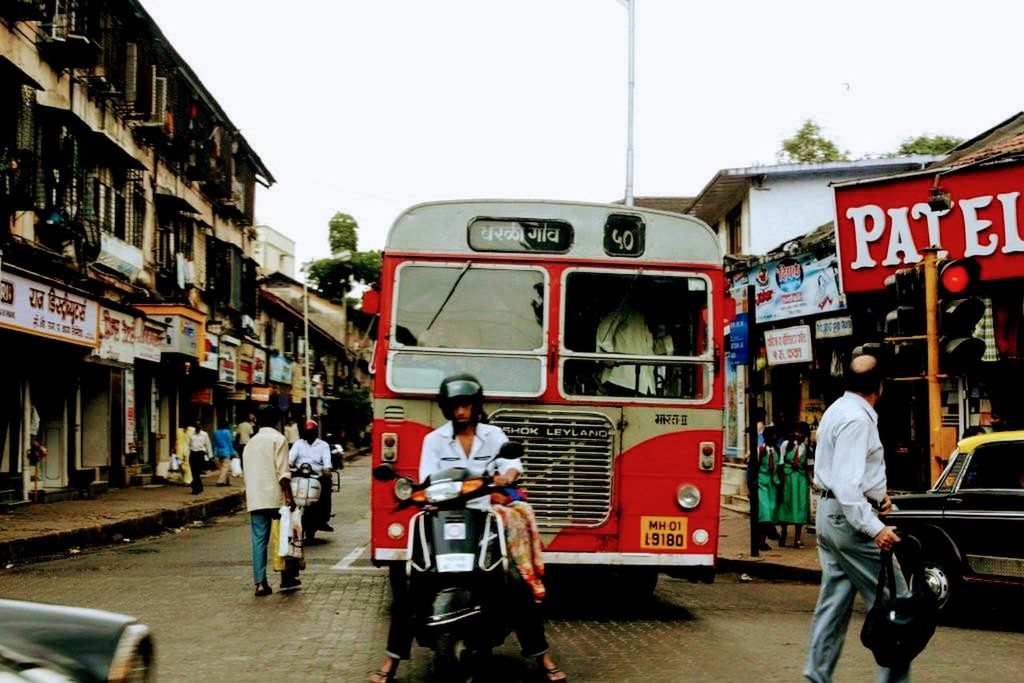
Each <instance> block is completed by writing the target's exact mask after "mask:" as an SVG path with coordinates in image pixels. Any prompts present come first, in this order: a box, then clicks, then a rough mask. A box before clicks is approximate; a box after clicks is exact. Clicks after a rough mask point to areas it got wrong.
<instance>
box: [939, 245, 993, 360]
mask: <svg viewBox="0 0 1024 683" xmlns="http://www.w3.org/2000/svg"><path fill="white" fill-rule="evenodd" d="M938 276H939V353H940V356H939V359H940V360H939V363H940V366H941V367H942V370H943V372H946V373H948V374H960V373H962V372H963V371H964V370H967V369H970V368H971V367H973V366H974V365H976V364H977V363H978V362H979V361H981V357H982V356H983V355H985V342H984V340H982V339H978V338H977V337H975V336H974V330H975V328H976V327H977V326H978V323H979V322H980V321H981V318H982V316H984V315H985V302H983V301H982V300H981V299H979V298H978V297H976V296H971V295H970V291H971V289H972V288H974V287H975V286H976V285H977V282H978V279H979V272H978V264H977V262H975V261H974V260H972V259H952V260H948V261H943V262H941V263H940V264H939V267H938Z"/></svg>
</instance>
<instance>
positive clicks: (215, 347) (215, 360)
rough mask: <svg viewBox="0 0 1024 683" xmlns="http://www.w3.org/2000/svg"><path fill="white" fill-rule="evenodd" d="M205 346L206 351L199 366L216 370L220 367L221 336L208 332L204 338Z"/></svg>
mask: <svg viewBox="0 0 1024 683" xmlns="http://www.w3.org/2000/svg"><path fill="white" fill-rule="evenodd" d="M203 348H204V349H205V352H204V354H203V359H202V360H201V361H199V367H201V368H206V369H207V370H213V371H215V372H216V371H217V370H218V368H220V337H219V336H217V335H216V334H210V333H209V332H207V333H206V335H205V338H204V340H203Z"/></svg>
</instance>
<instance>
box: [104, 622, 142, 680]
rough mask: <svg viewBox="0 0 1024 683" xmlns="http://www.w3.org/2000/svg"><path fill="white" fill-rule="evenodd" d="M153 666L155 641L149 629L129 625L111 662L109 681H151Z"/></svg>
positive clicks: (138, 625) (140, 625)
mask: <svg viewBox="0 0 1024 683" xmlns="http://www.w3.org/2000/svg"><path fill="white" fill-rule="evenodd" d="M152 664H153V641H152V639H151V638H150V635H149V628H147V627H146V626H144V625H143V624H129V625H128V626H126V627H125V629H124V632H123V633H122V634H121V639H120V640H119V641H118V643H117V648H116V649H115V651H114V657H113V659H112V660H111V662H110V669H109V670H108V674H107V680H108V681H116V682H117V683H137V682H138V683H143V682H144V681H148V680H150V677H151V671H150V667H151V666H152Z"/></svg>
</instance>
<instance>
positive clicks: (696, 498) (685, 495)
mask: <svg viewBox="0 0 1024 683" xmlns="http://www.w3.org/2000/svg"><path fill="white" fill-rule="evenodd" d="M676 502H677V503H679V507H681V508H683V509H684V510H692V509H694V508H695V507H697V506H698V505H700V489H698V488H697V487H696V486H694V485H693V484H683V485H682V486H680V487H679V490H678V491H677V492H676Z"/></svg>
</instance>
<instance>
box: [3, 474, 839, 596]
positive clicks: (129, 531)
mask: <svg viewBox="0 0 1024 683" xmlns="http://www.w3.org/2000/svg"><path fill="white" fill-rule="evenodd" d="M353 457H355V454H353ZM215 479H216V474H208V475H205V476H204V482H205V483H206V489H205V490H204V491H203V493H201V494H200V495H198V496H193V495H191V494H190V493H189V489H188V487H186V486H182V485H180V484H165V485H154V486H141V487H134V488H126V489H119V490H114V491H111V492H109V493H105V494H102V495H100V496H99V497H97V498H95V499H91V500H71V501H61V502H56V503H44V504H40V505H26V506H21V507H18V508H15V509H14V510H13V511H11V512H8V513H6V514H0V566H5V565H7V564H12V563H13V564H19V563H23V562H27V561H31V560H33V559H38V558H42V557H52V556H58V555H64V554H69V553H74V552H76V551H77V550H78V549H81V548H85V547H88V546H98V545H104V544H110V543H123V542H125V540H134V539H138V538H140V537H143V536H148V535H152V534H158V533H162V532H165V531H167V530H170V529H174V528H177V527H182V526H185V525H187V524H189V523H192V522H195V521H199V520H203V519H207V518H209V517H214V516H217V515H224V514H228V513H231V512H233V511H235V510H238V509H240V508H241V507H242V505H243V503H244V491H243V483H242V480H241V479H236V478H232V480H231V482H232V484H231V486H226V487H220V486H214V485H213V484H214V481H215ZM804 542H805V543H806V544H807V547H806V548H803V549H799V550H798V549H794V548H791V547H786V548H777V547H775V546H776V545H777V543H776V542H774V541H769V544H770V545H772V546H773V549H772V550H770V551H765V552H762V553H761V555H760V557H757V558H754V557H751V556H750V554H749V550H750V541H749V521H748V517H747V515H745V514H743V513H740V512H735V511H733V510H729V509H725V508H723V509H722V512H721V522H720V527H719V571H720V572H736V573H739V574H744V573H745V574H749V575H751V576H756V577H758V578H764V579H785V580H792V581H804V582H808V583H817V582H818V581H819V580H820V577H821V569H820V567H819V565H818V554H817V550H816V549H815V547H814V543H815V537H814V536H813V535H812V534H808V533H807V532H806V531H805V533H804Z"/></svg>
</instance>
